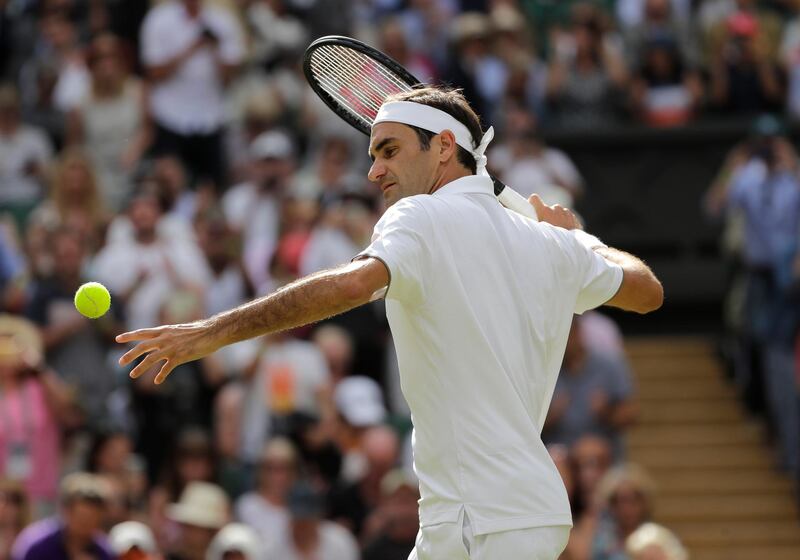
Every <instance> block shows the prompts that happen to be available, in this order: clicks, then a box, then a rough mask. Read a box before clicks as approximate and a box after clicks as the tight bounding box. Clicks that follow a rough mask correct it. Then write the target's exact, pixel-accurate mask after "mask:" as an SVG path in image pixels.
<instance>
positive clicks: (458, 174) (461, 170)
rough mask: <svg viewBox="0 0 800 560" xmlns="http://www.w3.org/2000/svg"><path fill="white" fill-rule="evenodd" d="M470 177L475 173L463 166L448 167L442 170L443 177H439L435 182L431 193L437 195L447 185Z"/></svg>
mask: <svg viewBox="0 0 800 560" xmlns="http://www.w3.org/2000/svg"><path fill="white" fill-rule="evenodd" d="M470 175H474V173H472V172H470V170H469V169H467V168H466V167H464V166H463V165H460V164H458V165H448V166H447V167H446V168H445V169H443V170H442V173H441V175H439V177H438V178H437V179H436V181H434V183H433V188H431V190H430V193H435V192H436V191H438V190H439V189H441V188H442V187H443V186H445V185H446V184H447V183H452V182H453V181H455V180H456V179H461V178H462V177H469V176H470Z"/></svg>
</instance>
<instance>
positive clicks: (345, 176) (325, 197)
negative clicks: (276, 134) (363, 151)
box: [291, 136, 365, 206]
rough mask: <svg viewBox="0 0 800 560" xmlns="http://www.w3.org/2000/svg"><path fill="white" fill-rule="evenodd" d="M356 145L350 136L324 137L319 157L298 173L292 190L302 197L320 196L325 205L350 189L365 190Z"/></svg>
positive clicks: (314, 197)
mask: <svg viewBox="0 0 800 560" xmlns="http://www.w3.org/2000/svg"><path fill="white" fill-rule="evenodd" d="M351 150H352V146H351V145H350V142H349V141H348V140H347V138H342V137H336V136H330V137H328V138H325V139H324V140H322V145H321V146H320V147H319V149H318V152H317V155H316V157H312V158H309V159H310V162H309V164H308V165H307V166H305V167H304V168H303V169H301V170H300V171H299V172H298V173H297V176H296V177H295V179H294V181H293V184H292V189H291V192H292V194H293V195H294V196H296V197H298V198H306V199H318V200H319V201H320V203H321V204H322V205H323V206H324V205H325V204H326V203H328V202H330V201H332V200H335V199H336V198H337V197H340V196H342V195H345V194H347V193H354V192H359V191H362V190H363V188H362V186H363V185H364V184H365V181H364V175H363V174H362V173H359V172H356V171H355V170H354V169H353V165H352V160H353V157H352V153H351Z"/></svg>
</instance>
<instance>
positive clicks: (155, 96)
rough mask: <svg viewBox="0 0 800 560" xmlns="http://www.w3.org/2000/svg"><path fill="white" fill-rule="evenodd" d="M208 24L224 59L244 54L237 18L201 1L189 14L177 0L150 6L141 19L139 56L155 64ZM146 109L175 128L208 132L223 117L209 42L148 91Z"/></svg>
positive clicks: (181, 48) (191, 40)
mask: <svg viewBox="0 0 800 560" xmlns="http://www.w3.org/2000/svg"><path fill="white" fill-rule="evenodd" d="M204 29H209V30H210V31H211V32H212V33H214V35H215V36H216V37H217V39H218V40H219V45H218V46H217V47H216V48H217V49H218V50H219V56H220V58H221V59H222V60H223V61H224V62H225V63H227V64H238V63H239V62H240V61H241V60H242V59H243V58H244V53H245V50H244V40H243V38H242V35H241V33H240V30H239V27H238V24H237V23H236V20H235V19H234V18H233V16H232V15H231V14H230V13H229V12H228V11H227V10H225V9H223V8H218V7H214V6H207V5H206V6H203V8H202V11H201V12H200V15H199V17H197V18H196V19H193V18H191V17H190V16H189V13H188V12H187V11H186V8H185V6H184V5H183V3H182V2H180V1H179V0H171V1H169V2H165V3H163V4H159V5H158V6H156V7H154V8H153V9H151V10H150V11H149V12H148V13H147V16H146V17H145V19H144V22H143V23H142V31H141V50H142V61H143V62H144V64H145V65H146V66H158V65H161V64H165V63H166V62H168V61H169V60H172V59H173V58H175V57H176V56H177V55H179V54H180V53H182V52H184V51H185V50H186V49H187V48H189V46H190V45H192V43H194V42H195V41H196V40H197V39H198V37H200V35H201V34H202V33H203V30H204ZM150 109H151V111H152V112H153V117H154V118H155V120H156V122H158V123H159V124H161V125H163V126H166V127H167V128H169V129H170V130H172V131H173V132H177V133H178V134H208V133H211V132H214V131H215V130H217V129H218V128H219V127H220V125H221V124H222V118H223V83H222V77H221V76H220V75H219V71H218V69H217V65H216V63H215V61H214V53H213V52H212V50H211V47H206V48H203V49H201V50H199V51H197V52H195V53H194V54H193V55H192V56H191V57H190V58H189V59H188V60H186V62H184V63H183V64H182V65H181V66H180V68H178V70H177V71H176V72H175V73H174V74H173V75H172V76H170V77H169V78H167V79H165V80H162V81H160V82H156V83H154V84H153V85H152V88H151V91H150Z"/></svg>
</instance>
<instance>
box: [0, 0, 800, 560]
mask: <svg viewBox="0 0 800 560" xmlns="http://www.w3.org/2000/svg"><path fill="white" fill-rule="evenodd" d="M325 34H344V35H349V36H355V37H358V38H361V39H363V40H366V41H367V42H369V43H371V44H374V45H376V46H378V47H379V48H381V49H382V50H383V51H385V52H386V53H388V54H389V55H390V56H392V57H394V58H395V59H397V60H398V61H400V62H401V63H402V64H403V65H405V66H406V67H407V68H409V69H410V70H411V71H412V73H414V74H415V75H416V76H418V77H419V78H420V79H422V80H424V81H426V82H444V83H450V84H453V85H455V86H458V87H461V88H463V90H464V92H465V94H466V95H467V97H468V98H469V99H470V101H471V103H472V104H473V106H474V107H475V108H476V110H477V111H478V112H479V113H480V114H481V115H482V117H483V119H484V123H485V125H490V124H491V125H493V126H495V128H496V130H497V133H498V134H497V139H496V141H495V143H494V144H493V145H492V147H491V152H490V155H489V161H490V166H492V167H493V168H494V170H495V171H496V172H497V173H498V174H499V175H500V176H501V178H503V179H504V180H505V181H506V182H508V183H509V184H511V185H512V186H514V187H515V188H517V189H518V190H519V191H520V192H522V193H523V194H526V195H527V194H530V193H532V192H538V193H540V194H541V195H542V196H543V198H544V199H545V201H546V202H549V203H564V204H568V205H569V204H572V203H573V202H574V201H576V200H578V199H579V198H580V197H581V195H582V194H583V193H584V192H585V190H586V189H590V188H591V180H592V178H591V177H584V176H582V174H581V173H580V171H579V170H578V169H577V168H576V166H575V165H574V164H573V162H572V161H571V160H570V159H569V157H568V156H567V155H566V154H565V153H564V152H562V151H560V150H558V149H555V148H554V147H551V146H548V145H547V143H545V142H544V141H543V139H542V132H543V131H544V132H546V131H552V130H567V131H574V132H577V133H591V132H592V131H593V130H596V129H597V128H598V127H613V126H617V125H640V126H648V127H666V126H680V125H685V124H688V123H690V122H692V121H695V120H697V119H703V118H709V119H710V118H729V117H733V116H738V115H743V114H750V115H757V114H760V113H763V112H765V111H773V112H777V113H785V114H786V115H787V116H789V117H791V118H795V117H800V3H798V2H795V1H792V0H784V1H778V0H775V1H772V2H766V1H764V2H756V1H754V0H707V1H691V0H617V1H612V0H603V1H595V2H577V1H573V0H562V1H558V2H554V1H545V0H517V1H515V0H461V1H459V0H353V1H349V0H208V1H201V0H163V1H152V2H151V1H149V0H0V78H1V79H2V83H1V84H0V214H1V215H2V223H1V224H0V302H2V303H1V304H0V305H2V310H3V311H4V314H3V316H2V317H0V467H1V468H0V559H2V560H5V559H7V558H13V559H14V560H17V559H20V560H22V559H24V560H35V559H37V558H110V557H118V558H126V559H133V558H159V557H161V555H164V556H166V557H168V558H173V559H183V560H201V559H204V558H219V559H222V558H225V559H227V560H232V559H233V560H235V559H239V558H245V559H253V558H263V559H271V558H280V559H294V558H297V559H303V558H311V557H314V558H319V559H323V560H339V559H341V560H348V559H351V558H359V557H361V558H364V559H365V560H370V559H381V560H392V559H394V558H398V559H401V558H402V559H405V558H406V557H407V555H408V552H409V551H410V549H411V548H412V547H413V544H414V538H415V535H416V531H417V524H418V520H417V509H416V500H417V499H418V489H417V484H416V481H415V480H414V477H413V471H412V468H411V452H410V436H409V428H410V421H409V417H408V411H407V408H406V406H405V403H404V402H403V399H402V396H401V395H400V393H399V388H398V383H397V374H396V367H397V366H396V360H395V357H394V350H393V347H392V344H391V337H390V333H389V331H388V328H387V325H386V323H385V319H384V312H383V309H382V304H381V302H374V303H371V304H369V305H367V306H364V307H362V308H359V309H357V310H354V311H352V312H350V313H348V314H345V315H342V316H340V317H337V318H334V319H332V320H330V321H327V322H325V323H323V324H321V325H316V326H314V327H313V328H306V329H299V330H297V331H295V332H290V333H281V334H276V335H271V336H268V337H263V338H260V339H256V340H250V341H246V342H242V343H239V344H236V345H233V346H231V347H226V348H224V349H223V350H221V351H220V352H218V353H216V354H214V355H212V356H209V357H208V358H205V359H203V360H200V361H197V362H193V363H190V364H186V365H183V366H181V367H179V368H177V369H176V370H175V371H174V372H173V374H172V375H171V377H170V379H169V380H168V382H167V383H165V384H164V385H161V386H154V385H153V384H152V383H151V381H152V376H153V375H154V372H153V373H152V374H151V375H150V376H149V377H150V378H149V379H148V378H147V377H148V376H145V378H143V379H140V380H139V381H137V382H135V383H134V382H131V381H130V380H129V379H128V377H127V371H125V370H123V369H121V368H120V367H119V366H118V365H117V358H118V357H119V356H120V355H121V354H122V352H124V348H121V347H119V345H115V344H113V337H114V335H115V334H117V333H119V332H121V331H123V330H128V329H135V328H139V327H146V326H152V325H155V324H160V323H162V322H186V321H192V320H195V319H198V318H201V317H205V316H208V315H211V314H214V313H217V312H220V311H223V310H225V309H229V308H231V307H234V306H236V305H239V304H241V303H243V302H245V301H247V300H248V299H250V298H252V297H255V296H258V295H262V294H265V293H269V292H271V291H272V290H274V289H276V288H278V287H280V286H282V285H284V284H285V283H287V282H290V281H292V280H293V279H295V278H297V277H299V276H301V275H304V274H308V273H310V272H314V271H317V270H320V269H323V268H326V267H330V266H335V265H337V264H340V263H343V262H346V261H348V260H349V259H350V258H351V257H352V256H353V255H355V254H356V253H357V252H358V251H359V250H360V249H361V248H363V247H364V246H366V244H367V242H368V240H369V236H370V234H371V231H372V227H373V226H374V224H375V222H376V220H377V218H378V217H379V215H380V214H381V212H382V210H383V207H382V204H383V203H382V200H381V199H380V196H379V194H378V193H377V192H376V189H372V188H370V185H369V184H368V182H367V180H366V168H365V166H366V164H367V158H365V157H363V156H364V155H365V154H366V139H365V138H363V137H361V136H360V135H359V134H358V133H356V132H355V131H353V130H351V129H349V128H348V127H347V125H345V124H344V123H342V122H341V121H339V119H338V118H337V117H336V116H335V115H333V114H332V113H331V112H330V111H329V110H327V109H326V108H325V107H324V105H322V103H321V102H320V101H319V100H318V99H317V98H316V97H315V96H314V94H313V93H312V92H311V91H310V89H309V88H307V87H306V86H305V82H304V79H303V77H302V72H301V70H300V58H301V55H302V51H303V49H304V48H305V46H306V45H307V44H308V43H309V42H310V41H311V40H312V39H313V38H315V37H318V36H321V35H325ZM762 126H766V125H763V123H762ZM777 134H778V133H777V132H773V133H769V134H765V133H762V134H760V135H759V136H758V138H762V137H764V136H767V137H770V138H773V139H774V138H778V140H774V141H773V140H771V141H770V142H772V143H767V142H763V143H762V144H763V145H762V144H757V143H748V144H747V146H748V149H744V148H743V149H741V150H738V151H737V152H735V154H733V155H732V157H731V161H730V166H731V168H730V169H729V170H728V171H729V172H727V171H726V173H725V176H724V177H721V179H720V181H719V185H717V186H715V189H714V191H713V194H712V195H710V196H709V201H710V202H709V209H710V211H711V212H712V213H715V214H717V215H722V214H724V215H726V216H730V219H731V222H736V221H737V219H739V218H741V216H744V218H743V219H744V220H745V223H746V225H745V228H744V231H745V234H744V239H745V241H744V242H743V244H742V243H740V245H739V249H740V250H739V252H738V253H737V254H738V255H740V257H739V259H738V260H737V261H736V262H737V263H738V266H739V268H738V270H744V271H746V276H747V278H748V279H749V280H750V282H749V284H748V286H749V288H748V294H749V297H748V298H745V301H746V302H747V304H746V305H742V306H740V307H742V308H743V309H745V311H742V312H741V313H740V314H739V315H737V320H736V321H738V322H736V325H737V326H738V327H740V328H739V330H737V331H736V332H737V333H740V334H741V336H739V337H738V338H737V339H736V340H737V345H736V348H737V349H739V350H741V352H740V355H739V356H740V359H739V360H738V361H737V363H739V364H740V365H742V367H740V368H739V369H738V370H737V371H740V374H739V378H740V380H741V382H742V384H743V386H745V385H746V384H747V383H750V384H755V385H759V386H761V385H760V384H762V383H765V382H766V383H767V385H766V388H765V389H764V391H762V394H765V395H766V397H765V398H764V399H763V400H764V401H766V402H768V410H769V411H770V418H772V419H773V420H774V425H775V426H776V429H777V433H778V434H779V435H780V438H779V439H780V441H782V442H790V441H792V438H794V442H796V441H797V437H798V436H797V433H796V432H795V433H788V432H787V430H788V428H786V426H791V425H794V426H797V421H796V417H797V402H796V400H795V401H794V404H793V405H792V404H787V403H788V401H789V400H791V399H790V397H791V396H793V395H794V396H796V392H792V391H785V390H782V389H785V388H786V387H787V385H786V384H787V383H793V380H792V375H793V373H794V371H795V369H794V367H793V366H792V365H791V340H793V338H792V337H793V335H794V331H793V330H792V329H793V328H794V323H793V321H794V317H790V316H788V315H790V314H791V313H790V310H791V307H790V306H787V305H784V302H785V301H786V299H785V298H788V297H790V296H791V288H792V287H793V284H792V280H793V279H794V278H795V277H796V276H795V275H796V274H797V270H798V267H797V266H796V265H795V264H794V262H796V261H792V260H791V258H790V257H791V256H792V255H794V254H795V253H794V252H793V251H795V248H794V246H793V245H792V242H796V240H797V237H796V232H797V228H796V225H797V224H796V222H797V219H798V216H800V213H798V212H797V208H796V205H795V201H796V200H798V199H800V197H798V195H797V191H798V190H799V189H800V182H798V179H797V175H796V173H795V171H794V170H795V167H796V166H795V163H794V155H793V152H792V151H791V150H790V146H789V144H788V142H785V141H779V136H776V135H777ZM768 146H769V147H770V149H769V150H767V149H766V148H767V147H768ZM748 150H749V151H748ZM767 152H769V154H768V153H767ZM789 168H790V169H789ZM767 181H769V182H770V184H771V188H770V189H769V192H773V191H774V196H773V197H771V198H770V199H769V200H768V201H767V200H766V199H764V198H763V197H760V196H759V194H758V192H756V193H754V192H753V191H754V190H756V189H760V188H761V187H762V186H763V183H765V182H767ZM761 190H763V189H761ZM762 203H764V204H767V205H768V206H769V208H770V209H771V210H770V212H766V213H765V212H762V211H761V210H759V208H760V207H757V205H758V204H762ZM732 208H741V209H743V214H742V213H733V212H728V211H727V210H728V209H732ZM773 212H774V213H773ZM737 217H739V218H737ZM737 223H738V222H737ZM792 228H794V229H792ZM732 229H736V228H735V227H733V228H732ZM789 232H793V235H794V237H793V238H792V239H791V240H790V239H789V238H788V236H789ZM765 239H767V241H764V240H765ZM762 242H767V243H768V245H767V246H769V247H771V248H773V249H774V251H773V252H771V253H770V254H769V255H767V254H766V253H765V252H764V251H760V250H758V249H757V247H759V245H758V244H759V243H762ZM748 247H750V248H755V249H753V250H751V249H748ZM772 257H775V258H772ZM765 259H767V260H765ZM772 278H777V279H780V283H779V284H778V285H779V286H781V289H779V290H776V289H774V286H775V283H774V282H771V281H770V280H769V279H772ZM87 280H96V281H100V282H103V283H104V284H105V285H106V286H108V287H109V289H110V290H111V292H112V298H113V304H112V310H111V312H110V313H109V314H107V315H106V316H104V317H103V318H101V319H98V320H95V321H90V320H87V319H85V318H84V317H82V316H80V315H79V314H78V313H77V312H76V311H75V309H74V307H73V306H72V295H73V293H74V291H75V289H76V288H77V287H78V286H79V285H80V284H81V283H83V282H84V281H87ZM759 298H761V299H759ZM765 301H768V302H769V305H765V304H764V302H765ZM746 310H749V311H746ZM769 310H774V313H777V314H780V315H781V321H779V322H778V323H776V322H775V320H774V318H775V317H774V316H772V315H770V316H769V317H764V316H763V315H764V313H767V312H768V311H769ZM767 324H768V325H769V326H771V327H773V328H774V325H776V324H780V325H783V328H784V330H783V331H782V332H781V333H780V334H781V335H785V336H773V335H772V334H770V335H768V334H766V333H765V332H763V330H762V331H759V329H763V328H765V325H767ZM764 337H767V338H764ZM745 366H747V367H745ZM780 368H782V369H780ZM787 368H788V369H787ZM777 369H780V375H778V374H774V375H773V374H771V373H768V372H773V371H774V370H777ZM792 387H794V385H792ZM748 394H750V393H749V392H748ZM762 406H764V407H767V405H764V404H763V402H762ZM791 414H794V415H795V416H794V418H795V421H794V424H791V419H790V416H789V415H791ZM787 418H789V419H788V420H787ZM635 419H636V400H635V389H634V387H633V385H632V381H631V376H630V372H629V371H628V366H627V362H626V360H625V356H624V353H623V352H622V343H621V340H620V336H619V332H618V330H616V328H615V326H614V325H613V323H610V321H609V320H608V319H607V318H605V317H603V316H602V315H600V314H598V313H589V314H586V315H584V316H583V317H581V318H578V319H576V321H575V325H574V327H573V329H572V332H571V334H570V340H569V344H568V348H567V352H566V355H565V360H564V366H563V372H562V375H561V378H560V380H559V383H558V386H557V388H556V393H555V395H554V399H553V406H552V409H551V411H550V414H549V416H548V418H547V422H546V425H545V426H544V432H543V436H544V438H545V441H546V442H547V443H548V446H549V449H550V450H551V455H552V457H553V459H554V461H555V462H556V464H557V465H558V466H559V468H560V470H561V472H562V475H563V478H564V481H565V484H566V486H567V488H568V491H569V495H570V498H571V501H572V504H573V511H574V515H575V523H576V524H575V530H574V531H573V537H572V539H571V540H570V544H569V546H568V549H567V551H566V552H565V555H564V558H567V559H574V560H581V559H589V558H591V559H597V560H602V559H607V560H612V559H613V560H617V559H622V558H633V559H635V558H645V557H648V558H649V557H652V556H645V555H646V554H648V551H649V550H651V549H652V548H653V547H661V548H662V549H663V550H664V551H665V552H664V554H666V555H667V556H664V557H666V558H683V557H685V556H683V555H684V554H685V553H684V552H683V551H682V549H681V547H680V544H679V543H676V542H675V539H674V537H672V536H671V535H670V534H669V532H668V531H667V530H666V529H664V528H663V527H659V526H657V525H653V524H652V523H650V521H651V517H652V512H653V500H654V496H653V491H652V485H651V483H650V482H649V479H648V477H647V474H646V473H644V472H642V470H641V469H640V468H638V467H637V466H636V465H631V464H629V463H627V462H626V455H625V446H624V438H623V437H622V434H623V433H624V430H625V428H626V427H627V426H629V425H630V424H631V423H633V422H634V421H635ZM796 450H797V447H796V445H795V446H794V451H795V455H794V456H792V455H791V453H790V452H789V451H790V450H789V449H788V448H787V446H786V445H784V451H785V452H786V457H785V461H786V462H787V466H791V465H792V464H794V465H795V466H796V462H797V457H796ZM792 461H794V463H792ZM656 543H660V544H656ZM626 550H627V552H626Z"/></svg>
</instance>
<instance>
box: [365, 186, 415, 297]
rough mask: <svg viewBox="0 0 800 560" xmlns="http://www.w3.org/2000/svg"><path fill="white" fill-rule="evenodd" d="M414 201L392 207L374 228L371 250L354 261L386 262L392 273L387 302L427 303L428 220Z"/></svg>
mask: <svg viewBox="0 0 800 560" xmlns="http://www.w3.org/2000/svg"><path fill="white" fill-rule="evenodd" d="M414 198H415V197H409V198H406V199H403V200H401V201H399V202H397V203H395V204H394V205H393V206H391V207H390V208H389V209H388V210H387V211H386V212H385V213H384V215H383V217H381V219H380V220H379V221H378V223H377V224H376V225H375V229H374V230H373V232H372V242H371V243H370V245H369V247H367V248H366V249H364V251H362V252H361V253H359V254H358V255H357V256H356V257H355V258H356V259H359V258H365V257H374V258H377V259H380V260H381V261H383V263H384V264H385V265H386V268H387V269H388V270H389V288H388V290H387V292H386V298H387V299H394V300H397V301H400V302H403V303H408V304H419V303H421V302H422V301H424V299H425V288H424V282H423V274H424V269H425V266H426V262H427V254H428V251H427V248H426V244H425V242H424V241H425V239H430V235H429V233H430V232H429V230H430V226H429V220H428V216H427V214H426V212H425V209H424V208H423V207H422V205H421V203H420V202H419V201H416V200H414ZM354 260H355V259H354Z"/></svg>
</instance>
